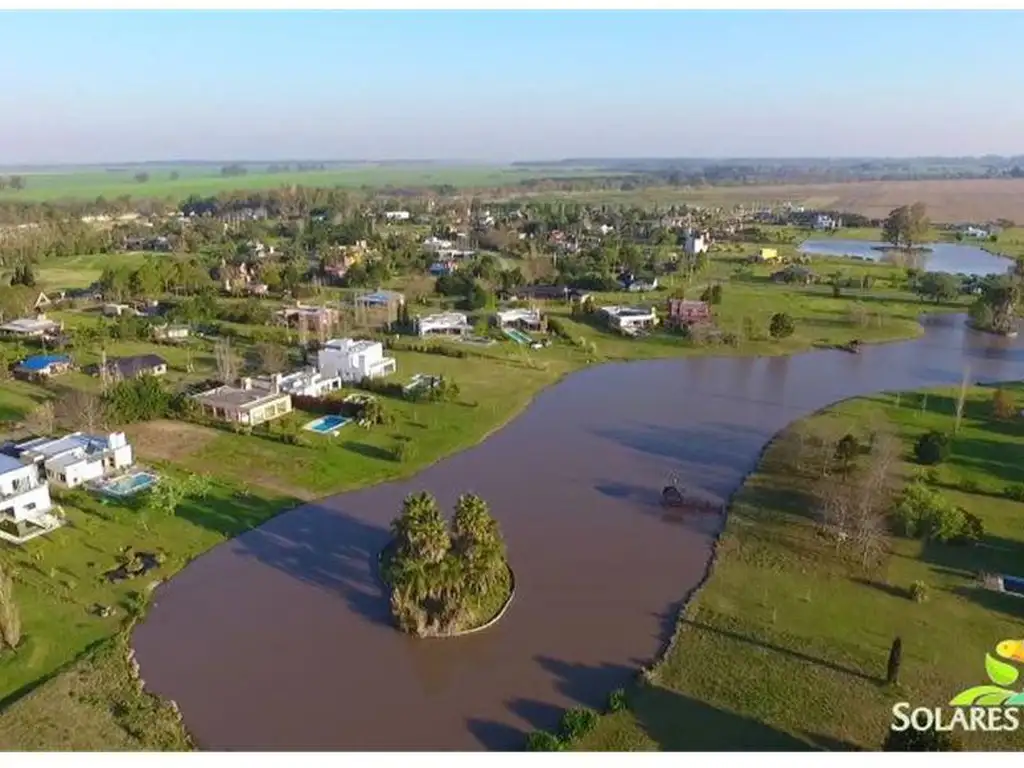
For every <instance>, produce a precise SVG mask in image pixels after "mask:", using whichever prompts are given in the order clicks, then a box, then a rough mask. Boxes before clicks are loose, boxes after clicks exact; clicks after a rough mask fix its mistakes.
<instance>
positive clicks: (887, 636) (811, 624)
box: [578, 385, 1024, 750]
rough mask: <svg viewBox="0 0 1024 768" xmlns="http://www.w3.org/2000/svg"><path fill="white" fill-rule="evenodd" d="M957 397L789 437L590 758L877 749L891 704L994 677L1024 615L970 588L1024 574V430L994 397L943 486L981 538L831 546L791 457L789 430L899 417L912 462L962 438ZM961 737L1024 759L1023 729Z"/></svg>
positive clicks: (871, 406) (871, 408)
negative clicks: (664, 648)
mask: <svg viewBox="0 0 1024 768" xmlns="http://www.w3.org/2000/svg"><path fill="white" fill-rule="evenodd" d="M1012 389H1013V391H1015V392H1016V394H1017V397H1018V399H1020V397H1021V396H1022V395H1024V387H1021V386H1020V385H1013V387H1012ZM954 397H955V393H954V392H953V391H951V390H949V389H945V390H934V391H930V392H928V393H927V397H924V396H922V395H921V394H914V393H903V394H902V395H901V396H900V397H899V398H898V399H897V397H896V396H895V395H892V394H880V395H876V396H872V397H868V398H860V399H855V400H850V401H846V402H844V403H841V404H839V405H837V406H835V407H834V408H832V409H829V410H827V411H825V412H823V413H821V414H818V415H815V416H813V417H810V418H809V419H807V420H805V421H804V422H798V423H797V424H795V425H792V426H791V427H790V428H789V429H788V430H787V432H786V433H784V434H783V435H782V436H780V437H779V438H777V439H776V441H775V442H773V444H772V446H771V447H770V448H769V449H768V451H767V452H766V454H765V456H764V457H763V459H762V462H761V464H760V465H759V467H758V468H757V470H756V472H755V473H754V474H752V475H751V476H750V477H749V478H748V479H747V481H746V483H745V484H744V485H743V487H742V488H741V489H740V491H739V492H738V493H737V494H736V496H735V497H734V499H733V502H732V505H731V508H730V512H729V516H728V521H727V524H726V529H725V531H724V533H723V535H722V537H721V539H720V541H719V544H718V548H717V562H716V565H715V566H714V569H713V572H712V575H711V578H710V580H709V581H708V582H707V584H706V585H705V586H704V587H703V589H702V590H701V591H699V592H698V593H697V595H696V596H695V597H694V598H693V600H692V601H691V603H690V605H689V607H688V609H687V610H686V611H685V613H684V615H683V616H682V617H681V618H680V621H679V624H678V627H677V630H676V633H675V637H674V638H673V641H672V643H671V646H670V648H669V650H668V652H667V654H666V655H665V657H664V658H663V659H662V660H661V661H660V662H659V663H658V664H657V665H656V666H655V667H654V668H653V670H652V672H651V673H650V674H649V676H648V679H649V682H648V683H646V684H639V685H637V686H635V687H634V689H633V690H631V691H630V709H629V711H625V712H620V713H617V714H614V715H610V716H607V717H604V718H602V720H601V723H600V725H599V727H598V729H597V730H596V731H595V732H593V733H592V734H591V735H590V736H588V737H587V738H586V739H584V740H583V741H582V742H581V743H580V744H579V745H578V747H579V748H581V749H600V750H605V749H607V750H616V749H617V750H623V749H665V750H693V749H718V750H730V749H737V748H747V749H775V748H784V749H795V748H814V747H817V748H824V749H837V748H838V749H848V748H862V749H877V748H878V747H879V745H880V744H881V742H882V740H883V738H884V736H885V732H886V729H887V728H888V724H889V722H890V719H891V718H890V710H891V707H892V705H893V704H894V703H895V702H897V701H909V702H911V703H912V704H913V706H927V707H934V706H943V705H945V704H946V703H947V702H948V701H949V699H950V698H951V697H952V696H953V695H955V694H956V693H957V692H959V691H960V690H963V689H964V688H967V687H969V686H973V685H981V684H983V683H986V682H987V679H986V675H985V665H984V660H985V654H986V652H990V651H992V650H993V649H994V646H995V644H996V643H997V642H999V641H1001V640H1003V639H1007V638H1016V637H1019V636H1020V634H1021V621H1022V620H1024V601H1021V600H1020V599H1018V598H1013V597H1005V596H1003V595H1000V594H996V593H992V592H988V591H985V590H982V589H980V588H978V587H977V586H976V585H975V583H974V574H975V573H976V572H979V571H990V572H995V573H1011V574H1018V575H1020V574H1021V573H1022V569H1024V529H1022V527H1021V520H1022V518H1024V504H1021V503H1019V502H1016V501H1011V500H1009V499H1007V498H1006V497H1005V496H1004V495H1003V492H1004V490H1005V489H1006V486H1007V485H1008V484H1012V483H1020V482H1024V421H1022V420H1021V419H1019V418H1018V419H1013V420H1010V421H996V420H993V419H992V418H991V416H990V407H989V404H990V402H991V398H992V389H989V388H974V389H971V390H970V391H969V399H968V402H967V405H966V408H965V415H964V421H963V424H962V427H961V430H960V433H959V434H958V435H957V437H956V440H955V442H954V446H953V453H952V456H951V458H950V460H949V461H948V462H946V463H945V464H943V465H941V466H940V467H939V468H938V469H937V471H936V472H935V473H934V475H933V476H932V477H930V478H929V482H930V483H933V484H935V485H936V486H937V487H939V488H940V489H942V492H943V493H945V494H947V495H948V496H949V498H950V499H951V500H953V501H954V502H956V503H957V504H960V505H962V506H963V507H964V508H965V509H966V510H967V511H969V512H972V513H974V514H976V515H978V516H980V517H981V518H982V520H983V521H984V525H985V531H986V535H985V537H984V539H983V541H982V542H981V543H980V544H977V545H974V546H955V545H948V544H937V543H932V544H924V543H922V542H919V541H914V540H909V539H905V538H898V537H897V538H892V539H891V540H890V542H889V545H888V552H887V554H886V556H885V557H884V559H883V562H882V563H881V564H879V565H874V566H868V567H867V568H865V567H863V566H862V564H861V563H860V561H859V559H856V558H854V559H849V558H847V557H844V556H840V555H837V554H836V551H835V549H834V546H833V544H832V543H831V542H830V541H829V540H827V539H824V538H823V537H822V536H820V534H819V533H818V529H817V526H815V525H814V524H813V523H812V522H811V520H810V519H809V518H810V516H811V515H810V502H809V499H808V496H807V489H808V484H809V483H810V482H811V481H810V480H809V479H808V478H807V477H806V475H805V473H802V472H801V471H800V470H798V469H796V468H795V467H794V466H793V465H792V462H791V459H790V455H791V454H789V453H788V451H787V449H786V446H787V445H790V446H791V445H792V443H789V442H788V439H787V437H786V435H795V434H797V432H798V431H803V432H804V433H805V434H810V433H814V432H816V431H821V430H826V429H832V430H833V431H834V430H836V429H838V430H840V432H845V431H849V432H852V433H854V434H857V435H860V436H861V437H864V436H866V433H867V432H868V430H869V429H871V428H872V427H871V426H870V425H879V424H883V423H885V422H886V421H888V423H890V424H891V425H892V428H893V429H894V430H895V431H896V434H897V435H898V436H899V437H900V438H901V441H902V443H903V445H904V447H905V449H906V450H907V452H908V455H909V449H910V447H911V446H912V444H913V440H914V439H916V437H917V436H918V435H919V434H921V433H922V432H923V431H925V430H927V429H941V430H946V431H948V430H951V429H952V425H953V421H954V417H953V413H954ZM922 409H923V410H922ZM902 471H903V472H904V473H905V475H906V476H910V475H911V473H913V472H916V471H917V469H916V467H915V466H911V465H909V464H905V465H903V470H902ZM854 560H856V562H854ZM915 581H921V582H923V583H924V584H925V585H926V586H927V588H928V591H929V598H928V600H927V601H926V602H923V603H915V602H914V601H912V600H911V599H909V596H908V593H907V590H908V589H909V587H910V585H911V584H912V583H914V582H915ZM895 636H900V637H902V639H903V666H902V674H901V683H900V686H899V687H898V688H897V689H892V688H889V687H888V686H886V685H885V684H884V682H883V680H884V677H885V670H886V660H887V657H888V651H889V646H890V643H891V642H892V640H893V638H894V637H895ZM716 724H717V725H716ZM965 741H966V744H967V745H968V746H969V747H971V748H974V749H1000V748H1002V749H1008V748H1013V749H1017V750H1019V749H1021V748H1022V747H1024V731H1018V732H1017V733H1016V734H992V733H989V734H984V733H979V734H973V735H971V736H970V737H969V738H967V739H966V740H965Z"/></svg>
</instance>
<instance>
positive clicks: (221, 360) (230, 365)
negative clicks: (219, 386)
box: [213, 337, 238, 384]
mask: <svg viewBox="0 0 1024 768" xmlns="http://www.w3.org/2000/svg"><path fill="white" fill-rule="evenodd" d="M213 359H214V361H215V363H216V365H217V378H218V379H219V380H220V381H221V382H222V383H224V384H231V383H232V382H233V381H234V380H235V377H236V376H237V375H238V360H237V358H236V357H235V353H234V350H232V349H231V340H230V339H228V338H223V337H222V338H220V339H217V343H216V344H215V345H214V347H213Z"/></svg>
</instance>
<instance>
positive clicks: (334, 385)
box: [252, 367, 341, 397]
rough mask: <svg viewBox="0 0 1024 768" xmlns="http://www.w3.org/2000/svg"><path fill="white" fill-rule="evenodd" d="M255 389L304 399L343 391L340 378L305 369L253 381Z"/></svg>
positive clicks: (314, 369) (262, 377)
mask: <svg viewBox="0 0 1024 768" xmlns="http://www.w3.org/2000/svg"><path fill="white" fill-rule="evenodd" d="M252 384H253V388H254V389H262V390H265V391H267V392H275V393H279V392H283V393H285V394H288V395H300V396H303V397H325V396H326V395H328V394H330V393H331V392H336V391H338V390H339V389H341V377H340V376H325V375H324V374H322V373H321V372H320V371H318V370H317V369H316V368H312V367H309V368H303V369H302V370H300V371H292V372H291V373H275V374H272V375H270V376H260V377H258V378H255V379H253V380H252Z"/></svg>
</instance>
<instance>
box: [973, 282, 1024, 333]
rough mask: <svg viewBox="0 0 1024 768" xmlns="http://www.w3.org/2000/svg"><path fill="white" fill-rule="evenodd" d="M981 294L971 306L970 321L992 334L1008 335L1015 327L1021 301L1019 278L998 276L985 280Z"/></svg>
mask: <svg viewBox="0 0 1024 768" xmlns="http://www.w3.org/2000/svg"><path fill="white" fill-rule="evenodd" d="M981 289H982V293H981V296H980V297H979V298H978V300H977V301H976V302H975V303H974V305H972V306H971V309H970V319H971V322H972V323H973V324H974V326H975V327H977V328H979V329H981V330H983V331H991V332H992V333H1001V334H1008V333H1011V332H1013V331H1014V330H1015V329H1016V327H1017V316H1016V312H1017V307H1018V305H1019V304H1020V300H1021V294H1022V291H1021V277H1020V275H1017V274H1011V275H999V276H997V277H992V278H989V279H987V280H985V282H984V283H982V286H981Z"/></svg>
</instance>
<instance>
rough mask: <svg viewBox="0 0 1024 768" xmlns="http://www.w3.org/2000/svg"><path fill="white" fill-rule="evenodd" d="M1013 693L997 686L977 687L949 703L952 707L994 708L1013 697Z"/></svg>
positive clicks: (959, 694) (957, 696)
mask: <svg viewBox="0 0 1024 768" xmlns="http://www.w3.org/2000/svg"><path fill="white" fill-rule="evenodd" d="M1013 694H1014V692H1013V691H1008V690H1006V689H1005V688H1000V687H999V686H997V685H976V686H974V687H973V688H968V689H967V690H966V691H960V693H958V694H957V695H956V696H954V697H953V699H952V701H950V702H949V706H951V707H994V706H998V705H1000V704H1002V703H1003V702H1004V701H1006V700H1007V699H1009V698H1010V697H1011V696H1013Z"/></svg>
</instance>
